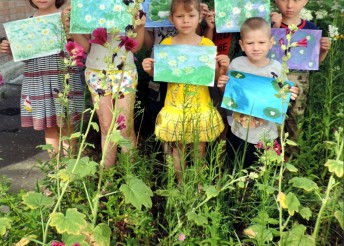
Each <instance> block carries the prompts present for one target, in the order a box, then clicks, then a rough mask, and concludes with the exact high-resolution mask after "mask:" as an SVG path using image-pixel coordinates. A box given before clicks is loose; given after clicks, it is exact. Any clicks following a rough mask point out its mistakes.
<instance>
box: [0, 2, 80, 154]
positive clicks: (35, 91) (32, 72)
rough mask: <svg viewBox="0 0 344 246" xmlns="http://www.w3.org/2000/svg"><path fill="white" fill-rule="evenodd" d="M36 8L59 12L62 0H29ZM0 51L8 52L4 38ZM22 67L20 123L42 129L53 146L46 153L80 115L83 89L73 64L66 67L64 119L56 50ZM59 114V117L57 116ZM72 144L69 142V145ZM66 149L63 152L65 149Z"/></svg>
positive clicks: (43, 12) (62, 69)
mask: <svg viewBox="0 0 344 246" xmlns="http://www.w3.org/2000/svg"><path fill="white" fill-rule="evenodd" d="M29 3H30V4H31V6H32V7H34V8H36V9H37V11H36V13H35V14H34V16H35V17H36V16H43V15H48V14H53V13H57V12H59V10H58V8H60V7H61V6H62V5H63V4H64V3H65V0H46V1H44V2H42V1H39V0H29ZM0 52H1V53H6V54H11V49H10V43H9V42H8V41H7V40H4V41H3V42H2V43H1V45H0ZM24 63H25V71H24V80H23V84H22V92H21V100H20V109H21V126H22V127H33V128H34V129H35V130H44V133H45V141H46V144H50V145H52V147H53V150H52V151H49V154H50V156H52V155H53V154H56V153H58V150H59V132H60V128H61V127H62V135H64V136H68V135H70V134H71V132H72V131H73V125H74V123H75V122H76V121H78V120H79V119H80V117H81V113H82V111H83V108H84V105H83V91H82V84H81V80H80V76H79V74H78V71H77V69H76V67H74V68H71V69H68V72H69V74H70V77H69V79H68V82H69V86H70V92H69V95H68V105H69V118H70V121H69V122H68V123H67V122H66V120H65V117H66V112H65V111H66V110H64V109H63V106H62V104H61V101H60V99H59V93H60V92H63V90H64V88H63V82H64V74H65V71H66V67H65V65H64V63H63V59H62V58H61V57H60V56H59V54H55V55H49V56H45V57H40V58H34V59H28V60H26V61H24ZM61 117H63V119H61ZM63 145H64V149H65V150H67V149H68V148H71V149H74V147H75V146H74V143H71V142H69V143H67V142H65V143H64V144H63ZM70 145H73V146H70ZM65 153H66V152H65Z"/></svg>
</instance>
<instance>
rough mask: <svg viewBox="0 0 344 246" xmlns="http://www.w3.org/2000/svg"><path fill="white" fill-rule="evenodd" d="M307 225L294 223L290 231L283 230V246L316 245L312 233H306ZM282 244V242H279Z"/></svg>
mask: <svg viewBox="0 0 344 246" xmlns="http://www.w3.org/2000/svg"><path fill="white" fill-rule="evenodd" d="M306 229H307V228H306V227H305V226H304V225H301V224H298V225H294V226H293V228H292V229H291V230H290V231H288V232H283V234H282V239H283V244H282V246H314V245H315V242H314V239H313V238H312V237H311V236H310V235H305V231H306ZM279 245H281V242H279Z"/></svg>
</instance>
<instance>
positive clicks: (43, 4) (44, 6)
mask: <svg viewBox="0 0 344 246" xmlns="http://www.w3.org/2000/svg"><path fill="white" fill-rule="evenodd" d="M32 2H33V4H35V5H36V6H37V7H38V9H39V10H47V11H49V10H52V9H55V8H56V6H55V0H32Z"/></svg>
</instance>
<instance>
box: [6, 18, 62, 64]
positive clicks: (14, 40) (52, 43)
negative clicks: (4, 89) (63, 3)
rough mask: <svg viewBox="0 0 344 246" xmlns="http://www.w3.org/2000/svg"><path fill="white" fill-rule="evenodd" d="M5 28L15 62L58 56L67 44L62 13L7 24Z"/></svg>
mask: <svg viewBox="0 0 344 246" xmlns="http://www.w3.org/2000/svg"><path fill="white" fill-rule="evenodd" d="M4 28H5V31H6V35H7V38H8V40H9V42H10V44H11V51H12V55H13V60H14V61H15V62H17V61H24V60H28V59H33V58H38V57H44V56H49V55H53V54H58V53H59V52H60V51H61V50H63V49H64V46H65V44H66V39H65V37H64V30H63V27H62V22H61V14H60V13H57V14H52V15H44V16H39V17H33V18H27V19H23V20H16V21H11V22H7V23H4Z"/></svg>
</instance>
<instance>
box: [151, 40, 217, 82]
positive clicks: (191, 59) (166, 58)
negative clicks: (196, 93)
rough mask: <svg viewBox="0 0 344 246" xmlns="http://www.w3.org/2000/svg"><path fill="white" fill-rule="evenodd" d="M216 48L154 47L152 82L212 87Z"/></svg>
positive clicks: (187, 46) (189, 46) (190, 46)
mask: <svg viewBox="0 0 344 246" xmlns="http://www.w3.org/2000/svg"><path fill="white" fill-rule="evenodd" d="M215 58H216V46H194V45H154V80H155V81H164V82H175V83H182V84H193V85H204V86H214V78H215V67H216V59H215Z"/></svg>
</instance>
